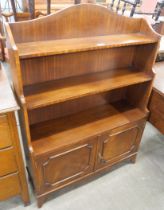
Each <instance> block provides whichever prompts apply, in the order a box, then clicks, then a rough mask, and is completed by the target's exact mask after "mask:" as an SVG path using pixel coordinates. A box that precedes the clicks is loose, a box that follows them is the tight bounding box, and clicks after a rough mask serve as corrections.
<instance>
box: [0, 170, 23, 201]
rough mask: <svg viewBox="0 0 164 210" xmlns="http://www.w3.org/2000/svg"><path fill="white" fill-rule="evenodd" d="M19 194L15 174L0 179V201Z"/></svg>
mask: <svg viewBox="0 0 164 210" xmlns="http://www.w3.org/2000/svg"><path fill="white" fill-rule="evenodd" d="M20 193H21V189H20V181H19V176H18V175H17V174H16V173H15V174H12V175H8V176H5V177H0V201H2V200H5V199H8V198H10V197H12V196H15V195H18V194H20Z"/></svg>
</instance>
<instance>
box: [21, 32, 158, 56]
mask: <svg viewBox="0 0 164 210" xmlns="http://www.w3.org/2000/svg"><path fill="white" fill-rule="evenodd" d="M155 41H156V40H155V39H152V38H149V37H147V36H145V35H143V34H141V33H133V34H121V35H120V34H119V35H106V36H94V37H84V38H72V39H62V40H51V41H40V42H39V41H37V42H27V43H20V44H17V47H18V51H19V56H20V58H21V59H25V58H33V57H41V56H49V55H58V54H66V53H73V52H83V51H89V50H99V49H106V48H115V47H123V46H130V45H133V46H134V45H141V44H150V43H154V42H155Z"/></svg>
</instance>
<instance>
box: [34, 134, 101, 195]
mask: <svg viewBox="0 0 164 210" xmlns="http://www.w3.org/2000/svg"><path fill="white" fill-rule="evenodd" d="M96 144H97V138H96V137H95V138H91V139H87V140H85V141H83V143H81V144H78V145H74V146H69V147H67V148H66V149H62V150H60V151H56V152H54V153H52V154H50V155H48V156H47V157H40V158H38V160H37V166H38V168H39V177H40V190H39V191H40V192H39V194H40V193H41V192H44V191H45V190H46V191H49V190H52V189H54V188H58V187H59V186H61V185H67V183H70V182H73V181H74V180H76V179H78V178H80V177H82V176H84V175H86V174H88V173H90V172H92V171H93V168H94V160H95V155H96Z"/></svg>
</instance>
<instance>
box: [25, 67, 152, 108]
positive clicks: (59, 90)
mask: <svg viewBox="0 0 164 210" xmlns="http://www.w3.org/2000/svg"><path fill="white" fill-rule="evenodd" d="M149 80H151V77H150V76H149V75H146V74H145V73H142V72H135V71H133V70H131V69H129V70H128V69H125V70H124V69H120V70H118V71H116V70H115V71H114V72H113V71H107V72H102V73H95V74H88V75H84V76H80V77H73V78H69V79H65V80H57V81H55V82H54V81H52V82H49V83H43V84H38V85H35V86H32V87H26V88H25V95H26V103H27V109H35V108H40V107H44V106H48V105H51V104H56V103H61V102H64V101H67V100H72V99H76V98H80V97H84V96H88V95H93V94H98V93H102V92H106V91H109V90H113V89H116V88H120V87H125V86H128V85H132V84H137V83H142V82H145V81H149Z"/></svg>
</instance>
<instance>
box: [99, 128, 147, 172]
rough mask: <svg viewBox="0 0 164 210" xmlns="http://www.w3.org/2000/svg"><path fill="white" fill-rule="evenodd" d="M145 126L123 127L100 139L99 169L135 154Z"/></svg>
mask: <svg viewBox="0 0 164 210" xmlns="http://www.w3.org/2000/svg"><path fill="white" fill-rule="evenodd" d="M142 131H143V126H138V125H135V126H133V127H130V128H129V127H128V128H127V127H126V128H125V127H122V128H119V129H116V130H113V131H111V132H108V133H105V134H104V135H102V136H101V137H100V141H99V149H98V157H97V165H96V166H97V168H101V167H105V166H106V165H112V164H113V163H115V162H117V161H119V160H121V159H124V158H125V157H127V156H129V155H131V154H135V153H136V151H137V148H138V145H139V142H140V139H141V136H142Z"/></svg>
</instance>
